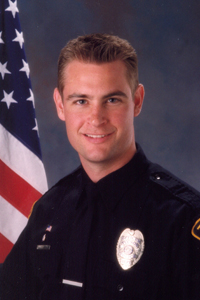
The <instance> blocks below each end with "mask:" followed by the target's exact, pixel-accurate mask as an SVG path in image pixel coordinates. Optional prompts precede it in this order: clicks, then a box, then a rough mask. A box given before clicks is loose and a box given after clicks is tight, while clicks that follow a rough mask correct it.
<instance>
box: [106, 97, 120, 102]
mask: <svg viewBox="0 0 200 300" xmlns="http://www.w3.org/2000/svg"><path fill="white" fill-rule="evenodd" d="M117 102H119V100H118V99H116V98H109V99H108V103H117Z"/></svg>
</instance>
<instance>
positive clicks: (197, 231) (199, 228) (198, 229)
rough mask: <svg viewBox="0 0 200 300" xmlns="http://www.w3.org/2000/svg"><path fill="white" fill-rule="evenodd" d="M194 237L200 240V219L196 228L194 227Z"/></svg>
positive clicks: (196, 223)
mask: <svg viewBox="0 0 200 300" xmlns="http://www.w3.org/2000/svg"><path fill="white" fill-rule="evenodd" d="M192 235H193V236H194V237H195V238H196V239H198V240H200V218H199V219H198V220H197V221H196V222H195V224H194V226H193V227H192Z"/></svg>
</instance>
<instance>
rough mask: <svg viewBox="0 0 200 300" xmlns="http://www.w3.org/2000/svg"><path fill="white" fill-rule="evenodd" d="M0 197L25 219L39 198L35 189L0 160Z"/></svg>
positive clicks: (39, 195) (39, 194)
mask: <svg viewBox="0 0 200 300" xmlns="http://www.w3.org/2000/svg"><path fill="white" fill-rule="evenodd" d="M0 174H3V176H1V180H0V195H1V196H2V197H3V198H4V199H5V200H7V201H8V202H9V203H10V204H12V205H13V206H14V207H15V208H16V209H18V210H19V211H20V212H21V213H22V214H24V215H25V216H26V217H28V216H29V214H30V211H31V208H32V205H33V203H34V202H35V201H36V200H38V199H39V198H40V197H41V193H39V192H38V191H37V190H36V189H34V188H33V187H32V186H31V185H30V184H29V183H28V182H26V181H25V180H24V179H23V178H21V177H20V176H19V175H17V174H16V173H15V172H13V171H12V170H11V169H10V168H9V167H8V166H7V165H6V164H4V162H3V161H2V160H0Z"/></svg>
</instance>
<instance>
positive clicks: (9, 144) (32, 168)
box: [0, 124, 47, 194]
mask: <svg viewBox="0 0 200 300" xmlns="http://www.w3.org/2000/svg"><path fill="white" fill-rule="evenodd" d="M0 137H1V138H0V159H1V160H2V161H3V162H4V163H5V164H6V165H7V166H8V167H9V168H10V169H12V170H13V171H14V172H15V173H17V174H18V175H19V176H20V177H22V178H23V179H24V180H25V181H27V182H28V183H29V184H30V185H31V186H33V187H34V188H35V189H36V190H37V191H39V192H40V193H41V194H44V193H45V192H46V191H47V180H46V174H45V170H44V166H43V163H42V161H41V160H40V159H39V158H38V157H37V156H36V155H35V154H34V153H33V152H32V151H30V150H29V149H28V148H27V147H25V146H24V145H23V144H22V143H21V142H20V141H19V140H18V139H16V138H15V137H14V136H13V135H12V134H10V133H9V132H8V131H7V130H6V129H5V128H4V127H3V126H2V125H1V124H0Z"/></svg>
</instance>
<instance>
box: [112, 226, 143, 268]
mask: <svg viewBox="0 0 200 300" xmlns="http://www.w3.org/2000/svg"><path fill="white" fill-rule="evenodd" d="M143 252H144V236H143V234H142V232H141V231H139V230H131V229H130V228H126V229H125V230H124V231H123V232H122V233H121V235H120V237H119V239H118V242H117V249H116V254H117V260H118V262H119V265H120V266H121V268H122V269H123V270H128V269H130V268H131V267H133V266H134V265H135V264H136V263H137V262H138V261H139V260H140V258H141V256H142V254H143Z"/></svg>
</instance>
